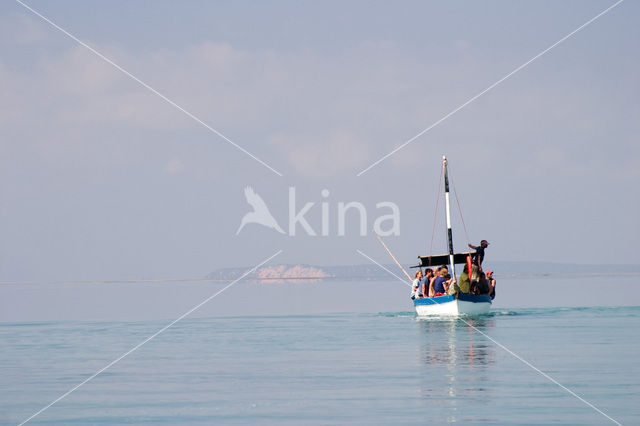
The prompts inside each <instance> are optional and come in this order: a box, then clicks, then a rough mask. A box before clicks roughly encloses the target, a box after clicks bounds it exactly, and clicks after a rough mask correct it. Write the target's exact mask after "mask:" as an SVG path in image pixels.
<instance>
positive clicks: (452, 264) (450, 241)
mask: <svg viewBox="0 0 640 426" xmlns="http://www.w3.org/2000/svg"><path fill="white" fill-rule="evenodd" d="M442 167H443V168H444V202H445V209H446V211H447V244H448V245H449V268H450V269H449V270H450V271H451V276H452V277H453V279H454V280H455V279H456V266H455V265H456V264H455V262H454V261H453V234H452V232H451V210H450V208H449V174H448V172H447V157H445V156H444V155H443V156H442Z"/></svg>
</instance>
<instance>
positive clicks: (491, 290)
mask: <svg viewBox="0 0 640 426" xmlns="http://www.w3.org/2000/svg"><path fill="white" fill-rule="evenodd" d="M487 281H489V296H491V300H493V299H495V297H496V279H495V278H493V271H491V270H489V271H487Z"/></svg>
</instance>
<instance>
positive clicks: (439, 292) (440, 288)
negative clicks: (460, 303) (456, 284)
mask: <svg viewBox="0 0 640 426" xmlns="http://www.w3.org/2000/svg"><path fill="white" fill-rule="evenodd" d="M448 273H449V270H448V269H447V267H446V266H443V267H442V268H440V275H439V276H437V277H436V278H435V279H434V280H433V292H434V294H433V295H434V296H444V295H445V294H446V293H447V289H446V288H444V283H445V282H447V279H446V278H445V277H446V276H447V275H448Z"/></svg>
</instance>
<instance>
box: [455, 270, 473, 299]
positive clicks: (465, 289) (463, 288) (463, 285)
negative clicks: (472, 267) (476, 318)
mask: <svg viewBox="0 0 640 426" xmlns="http://www.w3.org/2000/svg"><path fill="white" fill-rule="evenodd" d="M470 286H471V281H470V280H469V268H467V265H465V266H464V269H463V270H462V273H461V274H460V280H459V281H458V287H459V288H460V293H469V288H470Z"/></svg>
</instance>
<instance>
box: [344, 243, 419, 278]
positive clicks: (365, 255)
mask: <svg viewBox="0 0 640 426" xmlns="http://www.w3.org/2000/svg"><path fill="white" fill-rule="evenodd" d="M356 251H357V252H358V253H360V254H361V255H362V256H364V257H366V258H367V259H369V260H370V261H371V262H373V263H375V264H376V265H378V266H379V267H381V268H382V269H384V270H385V271H387V272H388V273H390V274H391V275H393V276H394V277H396V278H397V279H399V280H400V281H402V282H403V283H405V284H407V285H408V286H409V287H411V286H412V285H411V284H409V283H407V282H406V281H405V280H403V279H402V278H400V277H399V276H397V275H396V274H394V273H393V272H391V271H390V270H388V269H387V268H385V267H384V266H382V265H381V264H379V263H378V262H376V261H375V260H373V259H372V258H370V257H369V256H367V255H366V254H364V253H363V252H361V251H360V250H358V249H356Z"/></svg>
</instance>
